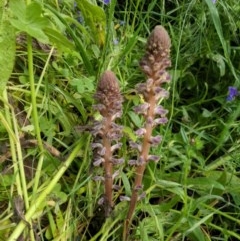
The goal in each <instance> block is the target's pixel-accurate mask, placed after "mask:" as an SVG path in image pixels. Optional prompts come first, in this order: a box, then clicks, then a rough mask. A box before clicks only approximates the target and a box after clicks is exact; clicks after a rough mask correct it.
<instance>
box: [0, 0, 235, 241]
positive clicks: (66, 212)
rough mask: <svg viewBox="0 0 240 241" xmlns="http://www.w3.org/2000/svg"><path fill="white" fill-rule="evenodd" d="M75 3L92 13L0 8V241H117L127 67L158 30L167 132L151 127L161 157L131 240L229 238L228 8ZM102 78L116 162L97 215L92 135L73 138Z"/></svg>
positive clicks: (231, 56)
mask: <svg viewBox="0 0 240 241" xmlns="http://www.w3.org/2000/svg"><path fill="white" fill-rule="evenodd" d="M79 2H81V1H79ZM83 2H84V1H83ZM85 2H88V3H91V4H92V6H93V8H91V7H90V8H89V7H87V6H88V5H86V4H85V5H84V4H83V6H82V5H81V4H78V7H77V6H75V5H74V1H72V0H68V1H53V0H51V1H36V2H34V1H28V4H26V3H25V2H24V1H16V0H13V1H10V3H9V4H6V5H4V3H1V5H0V6H1V7H0V12H1V13H0V21H1V24H0V34H1V40H0V41H1V42H2V43H4V44H0V55H1V56H0V63H1V66H2V68H1V72H2V73H1V74H0V77H1V84H0V92H1V95H0V96H1V97H0V101H1V104H0V240H4V241H5V240H7V241H13V240H21V239H20V238H19V237H21V235H22V237H24V239H23V240H31V241H33V240H37V239H36V235H37V236H38V237H39V239H38V240H54V241H57V240H58V241H60V240H62V241H65V240H70V241H75V240H82V241H85V240H91V241H93V240H101V241H105V240H122V232H123V223H124V220H125V218H126V215H127V210H128V202H120V201H119V197H120V196H121V195H130V194H131V184H132V182H133V178H134V168H132V167H130V166H129V165H128V164H127V162H128V160H130V159H132V158H134V156H135V155H136V153H135V152H134V151H133V150H131V148H130V147H129V140H131V139H132V140H134V139H136V136H135V133H134V129H136V128H137V127H138V126H141V124H142V120H141V118H139V117H138V116H137V115H136V114H134V113H133V111H132V107H133V106H134V105H136V104H138V103H140V102H141V101H142V98H141V96H139V95H137V94H136V91H135V90H134V88H135V85H136V84H137V83H139V82H142V81H144V80H145V77H144V76H143V74H142V73H141V71H140V68H139V60H140V59H141V57H142V56H143V54H144V48H145V44H146V39H147V37H148V35H149V33H150V32H151V31H152V29H153V28H154V26H156V25H159V24H161V25H163V26H164V27H165V28H166V29H167V31H168V32H169V35H170V37H171V40H172V48H171V60H172V67H171V68H170V69H169V72H170V74H171V76H172V80H171V84H170V85H169V87H168V88H169V91H170V98H169V99H167V100H165V101H164V102H163V103H161V104H162V105H164V107H165V108H166V109H168V110H169V114H168V117H169V122H168V124H167V125H165V126H161V127H159V128H157V129H155V133H156V134H161V135H162V136H163V142H162V143H161V145H160V146H158V147H156V148H153V149H152V151H151V153H153V154H155V155H159V156H160V157H161V159H160V162H159V163H157V164H156V163H150V164H149V165H148V167H147V170H146V172H145V176H144V181H143V182H144V191H145V192H146V197H145V198H143V199H142V200H140V201H139V202H138V205H137V208H136V210H135V214H134V220H133V224H132V230H131V235H130V240H144V241H148V240H151V241H152V240H162V241H170V240H171V241H172V240H177V241H178V240H191V241H208V240H211V241H215V240H229V241H230V240H240V234H239V218H240V217H239V215H240V210H239V204H240V199H239V196H240V187H239V183H240V178H239V167H240V152H239V147H240V144H239V133H240V128H239V115H240V107H239V106H240V105H239V97H236V99H234V100H233V101H226V97H227V95H228V87H229V86H235V87H236V88H239V87H240V83H239V79H240V78H239V76H240V71H239V69H240V65H239V59H240V47H239V44H240V39H239V33H240V20H239V15H240V7H239V3H238V1H237V0H225V1H224V0H217V1H216V4H213V3H212V1H211V0H205V1H196V0H191V1H185V0H183V1H164V0H161V1H156V0H155V1H147V0H145V1H143V0H137V1H130V0H126V1H116V0H112V1H111V4H110V5H104V4H103V3H102V2H101V1H95V0H91V1H90V0H85ZM120 2H121V3H120ZM81 8H82V9H81ZM80 9H81V10H82V13H83V12H84V11H85V12H87V16H88V19H86V16H85V19H83V16H82V15H81V13H80ZM99 16H101V17H99ZM80 17H81V21H80V22H78V21H79V18H80ZM26 26H28V27H26ZM15 36H17V40H16V38H15ZM52 47H54V48H52ZM6 50H8V51H6ZM106 69H109V70H112V71H114V72H115V73H116V75H117V77H118V79H119V83H120V87H121V90H122V93H123V96H124V114H123V117H122V118H121V119H120V120H119V124H121V125H123V126H124V136H123V138H122V142H123V147H122V148H121V150H120V151H119V156H123V157H124V159H125V164H124V165H123V166H121V168H120V177H119V178H118V179H117V180H116V184H118V185H119V186H120V187H121V188H120V189H119V191H116V192H115V194H114V198H113V199H114V201H115V204H116V205H115V208H114V212H113V215H112V216H111V217H109V218H107V219H105V218H104V212H103V209H102V208H101V206H99V205H98V200H99V199H100V197H101V196H102V194H103V185H102V184H101V183H100V182H95V181H94V180H93V179H92V178H93V177H94V176H96V175H101V174H102V170H101V168H96V167H93V165H92V150H91V140H92V137H91V135H90V134H89V133H88V132H84V131H81V130H80V129H81V128H79V126H85V125H89V124H91V123H92V122H93V119H94V118H99V115H98V113H95V111H94V110H93V108H92V105H93V104H94V100H93V95H94V93H95V88H96V85H97V81H98V79H99V76H100V74H101V73H102V72H103V71H105V70H106ZM18 195H20V196H21V197H22V202H23V204H24V205H23V206H24V208H22V209H21V208H18V206H16V205H17V204H16V197H17V196H18ZM16 208H18V212H17V211H16ZM14 210H15V211H14ZM19 212H20V213H21V214H22V215H21V216H20V215H19ZM17 213H18V214H17ZM27 223H30V225H31V226H32V229H30V230H29V229H28V226H27ZM18 238H19V239H18Z"/></svg>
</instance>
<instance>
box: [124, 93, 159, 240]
mask: <svg viewBox="0 0 240 241" xmlns="http://www.w3.org/2000/svg"><path fill="white" fill-rule="evenodd" d="M155 102H156V100H155V95H154V93H153V92H152V93H151V95H150V98H149V100H148V103H149V109H148V112H147V116H146V121H147V119H149V118H150V119H152V120H153V119H154V108H155V106H156V103H155ZM145 128H146V133H145V135H144V138H143V144H142V151H141V152H140V157H142V158H143V161H144V162H143V164H142V165H139V166H137V167H136V173H135V180H134V185H133V190H132V196H131V200H130V205H129V209H128V214H127V219H126V222H125V227H124V229H125V230H124V240H127V239H128V234H129V231H130V226H131V222H132V217H133V214H134V211H135V208H136V205H137V201H138V197H139V195H138V192H139V188H141V187H142V180H143V175H144V172H145V169H146V166H147V159H148V154H149V151H150V146H151V144H150V138H151V136H152V130H153V126H152V123H147V122H146V124H145Z"/></svg>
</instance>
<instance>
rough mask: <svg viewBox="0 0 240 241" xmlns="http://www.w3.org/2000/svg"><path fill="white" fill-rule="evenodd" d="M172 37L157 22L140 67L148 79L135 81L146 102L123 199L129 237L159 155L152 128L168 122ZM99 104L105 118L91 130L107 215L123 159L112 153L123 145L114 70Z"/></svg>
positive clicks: (101, 87)
mask: <svg viewBox="0 0 240 241" xmlns="http://www.w3.org/2000/svg"><path fill="white" fill-rule="evenodd" d="M170 47H171V40H170V37H169V35H168V33H167V31H166V30H165V29H164V27H162V26H156V27H155V28H154V30H153V31H152V33H151V34H150V36H149V39H148V41H147V47H146V53H145V55H144V57H143V58H142V60H141V61H140V67H141V69H142V71H143V73H144V74H145V75H146V77H147V80H146V82H145V83H140V84H138V85H136V90H137V92H138V93H139V94H141V95H142V96H143V98H144V103H143V104H141V105H138V106H135V107H134V111H135V113H137V114H138V115H142V116H143V118H144V120H145V122H144V126H143V127H142V128H140V129H138V130H136V131H135V133H136V135H137V136H139V140H140V141H137V142H130V148H133V149H137V152H138V157H137V158H136V159H134V160H130V161H129V165H131V166H134V168H135V180H134V183H133V186H132V195H131V197H124V196H122V197H121V198H120V199H121V200H129V201H130V205H129V210H128V214H127V217H126V221H125V227H124V240H127V238H128V235H129V231H130V226H131V221H132V218H133V214H134V210H135V207H136V205H137V201H138V200H139V199H140V198H141V197H143V196H144V192H143V185H142V180H143V176H144V171H145V169H146V166H147V164H148V162H149V161H154V162H157V161H158V160H159V157H158V156H155V155H151V154H150V148H151V147H152V146H157V145H158V144H159V143H160V142H161V140H162V137H161V136H160V135H157V136H153V134H152V132H153V129H154V128H155V127H157V126H159V125H162V124H166V123H167V121H168V119H167V117H166V115H167V113H168V111H167V110H166V109H165V108H164V107H163V106H162V105H159V104H158V103H159V101H160V100H161V99H164V98H167V97H168V96H169V92H168V91H167V90H166V89H165V88H164V86H163V85H164V84H165V83H168V82H169V81H170V75H169V74H168V72H167V71H166V69H167V68H168V67H170V66H171V61H170ZM95 100H96V101H97V104H96V105H95V106H94V107H95V109H97V110H98V111H99V112H100V114H101V115H102V120H101V121H97V122H95V123H94V128H93V129H92V134H93V135H94V137H95V139H94V143H93V144H92V148H93V150H95V151H94V153H95V154H94V162H93V165H94V166H99V165H102V166H103V169H104V177H96V178H95V179H97V180H99V179H100V180H102V181H103V182H104V186H105V194H104V197H103V198H102V199H101V200H100V202H99V203H101V204H103V206H104V208H105V216H106V217H108V216H109V215H110V213H111V212H112V209H113V201H112V190H113V179H114V177H115V176H116V175H117V174H118V170H116V172H115V174H114V172H113V167H114V166H116V165H119V164H122V163H123V162H124V160H123V159H122V158H121V159H118V158H116V157H115V156H114V155H113V153H114V151H115V150H116V149H119V148H120V147H121V143H119V139H120V137H121V133H122V127H121V126H119V125H117V124H116V123H115V122H114V121H115V119H116V118H118V117H121V115H122V102H123V98H122V96H121V94H120V90H119V86H118V83H117V79H116V77H115V75H114V73H113V72H111V71H106V72H104V73H103V75H102V77H101V79H100V81H99V84H98V87H97V91H96V94H95Z"/></svg>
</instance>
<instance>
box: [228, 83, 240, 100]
mask: <svg viewBox="0 0 240 241" xmlns="http://www.w3.org/2000/svg"><path fill="white" fill-rule="evenodd" d="M238 95H239V92H238V90H237V88H236V87H234V86H229V87H228V96H227V101H232V100H234V99H235V97H236V96H238Z"/></svg>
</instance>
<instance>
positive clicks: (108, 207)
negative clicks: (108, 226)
mask: <svg viewBox="0 0 240 241" xmlns="http://www.w3.org/2000/svg"><path fill="white" fill-rule="evenodd" d="M108 119H109V120H107V121H106V125H107V126H106V128H105V130H106V133H108V129H109V127H110V125H111V119H110V118H108ZM103 146H104V147H105V148H106V152H105V155H104V160H105V162H104V171H105V175H104V178H105V181H104V184H105V203H104V204H105V216H106V217H108V216H109V215H110V213H111V211H112V207H113V202H112V189H113V178H112V173H113V164H112V152H111V140H109V138H107V136H106V135H104V136H103Z"/></svg>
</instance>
